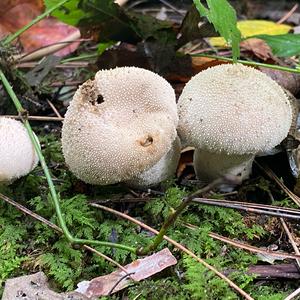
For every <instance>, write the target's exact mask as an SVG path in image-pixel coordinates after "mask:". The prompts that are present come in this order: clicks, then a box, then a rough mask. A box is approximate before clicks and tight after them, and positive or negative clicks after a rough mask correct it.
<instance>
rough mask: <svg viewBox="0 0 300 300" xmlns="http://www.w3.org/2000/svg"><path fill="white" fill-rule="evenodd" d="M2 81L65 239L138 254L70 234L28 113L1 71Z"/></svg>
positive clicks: (111, 244)
mask: <svg viewBox="0 0 300 300" xmlns="http://www.w3.org/2000/svg"><path fill="white" fill-rule="evenodd" d="M0 79H1V81H2V83H3V85H4V87H5V89H6V91H7V93H8V95H9V96H10V98H11V100H12V101H13V103H14V105H15V107H16V109H17V111H18V113H19V114H20V116H21V117H22V122H23V124H24V126H25V128H26V129H27V132H28V135H29V137H30V140H31V142H32V144H33V146H34V149H35V151H36V153H37V156H38V158H39V161H40V163H41V166H42V169H43V171H44V174H45V176H46V179H47V183H48V186H49V190H50V194H51V197H52V200H53V203H54V207H55V210H56V214H57V218H58V223H59V225H60V227H61V229H62V230H63V232H64V235H65V237H66V238H67V239H68V240H69V241H70V242H71V243H75V244H89V245H99V246H106V247H112V248H119V249H123V250H126V251H130V252H133V253H136V249H135V248H133V247H130V246H126V245H122V244H115V243H111V242H104V241H96V240H88V239H79V238H75V237H73V235H72V234H71V233H70V231H69V229H68V227H67V225H66V222H65V220H64V217H63V214H62V211H61V207H60V203H59V198H58V195H57V193H56V190H55V186H54V183H53V181H52V178H51V174H50V171H49V169H48V166H47V164H46V161H45V158H44V156H43V153H42V151H41V148H40V145H39V142H38V140H37V138H36V136H35V135H34V133H33V130H32V128H31V126H30V123H29V122H28V119H27V118H26V116H27V114H28V113H27V111H26V110H24V108H23V107H22V105H21V103H20V101H19V99H18V97H17V96H16V94H15V92H14V90H13V89H12V87H11V85H10V83H9V82H8V80H7V78H6V76H5V75H4V73H3V72H2V70H0Z"/></svg>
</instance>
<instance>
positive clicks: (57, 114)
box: [47, 100, 63, 119]
mask: <svg viewBox="0 0 300 300" xmlns="http://www.w3.org/2000/svg"><path fill="white" fill-rule="evenodd" d="M47 102H48V104H49V106H50V107H51V108H52V110H53V111H54V113H55V114H56V116H57V117H58V118H60V119H63V117H62V116H61V114H60V113H59V111H58V110H57V109H56V107H55V106H54V104H53V103H52V102H51V101H50V100H47Z"/></svg>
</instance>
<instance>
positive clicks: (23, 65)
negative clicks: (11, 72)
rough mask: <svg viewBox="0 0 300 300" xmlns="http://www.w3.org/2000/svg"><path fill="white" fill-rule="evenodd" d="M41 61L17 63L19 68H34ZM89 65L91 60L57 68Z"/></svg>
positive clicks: (61, 65)
mask: <svg viewBox="0 0 300 300" xmlns="http://www.w3.org/2000/svg"><path fill="white" fill-rule="evenodd" d="M38 64H39V62H24V63H19V64H16V67H17V68H34V67H35V66H37V65H38ZM88 65H89V62H84V61H82V62H69V63H64V64H59V65H56V66H55V68H57V69H67V68H85V67H87V66H88Z"/></svg>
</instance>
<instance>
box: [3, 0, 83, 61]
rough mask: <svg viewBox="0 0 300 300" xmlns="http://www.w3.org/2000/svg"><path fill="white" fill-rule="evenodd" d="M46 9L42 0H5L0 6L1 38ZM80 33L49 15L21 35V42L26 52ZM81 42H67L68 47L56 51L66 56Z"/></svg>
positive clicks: (57, 53)
mask: <svg viewBox="0 0 300 300" xmlns="http://www.w3.org/2000/svg"><path fill="white" fill-rule="evenodd" d="M43 10H44V6H43V1H41V0H13V1H10V0H5V1H4V2H2V3H1V7H0V38H3V37H4V36H6V35H8V34H10V33H13V32H16V31H17V30H18V29H20V28H22V27H23V26H25V25H26V24H28V23H29V22H30V21H32V20H33V19H34V18H36V17H37V16H38V15H40V14H41V13H42V12H43ZM76 33H78V34H77V35H78V36H79V30H78V29H77V28H75V27H73V26H69V25H67V24H64V23H62V22H60V21H58V20H56V19H55V18H52V17H48V18H45V19H43V20H42V21H40V22H39V23H37V24H35V25H34V26H32V27H31V28H30V29H28V30H27V31H25V32H24V33H23V34H22V35H21V36H20V42H21V44H22V46H23V49H24V51H25V52H32V51H34V50H36V49H39V48H42V47H45V46H48V45H51V44H55V43H59V42H61V41H66V40H68V37H71V36H72V35H74V34H76ZM78 45H79V43H78V42H76V43H72V44H69V43H66V47H65V48H63V49H62V50H60V51H58V52H56V55H59V56H64V55H67V54H69V53H71V52H73V51H74V50H75V49H76V48H77V47H78Z"/></svg>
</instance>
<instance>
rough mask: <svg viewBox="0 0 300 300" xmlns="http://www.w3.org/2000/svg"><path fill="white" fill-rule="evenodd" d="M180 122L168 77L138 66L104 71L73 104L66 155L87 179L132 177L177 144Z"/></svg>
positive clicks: (103, 181) (64, 131)
mask: <svg viewBox="0 0 300 300" xmlns="http://www.w3.org/2000/svg"><path fill="white" fill-rule="evenodd" d="M177 123H178V116H177V109H176V101H175V93H174V90H173V89H172V87H171V85H170V84H169V83H168V82H167V81H166V80H164V79H163V78H162V77H160V76H158V75H156V74H155V73H153V72H151V71H148V70H145V69H141V68H135V67H124V68H116V69H111V70H101V71H99V72H98V73H97V74H96V76H95V80H94V81H91V80H90V81H87V82H86V83H84V84H83V85H82V86H81V87H80V88H79V89H78V90H77V91H76V93H75V95H74V97H73V100H72V101H71V103H70V106H69V107H68V111H67V113H66V115H65V120H64V124H63V128H62V148H63V154H64V157H65V160H66V163H67V165H68V166H69V168H70V170H71V171H72V172H73V173H74V174H75V176H76V177H78V178H80V179H81V180H83V181H85V182H87V183H90V184H100V185H105V184H113V183H117V182H121V181H126V180H129V179H130V178H132V177H133V176H135V175H137V174H139V173H140V172H143V171H144V170H146V169H149V168H150V167H151V166H152V165H154V164H155V163H157V162H158V161H159V160H160V159H161V157H162V156H163V155H164V154H165V153H166V152H168V151H169V150H170V149H171V145H172V142H173V141H174V140H175V138H176V135H177V133H176V126H177Z"/></svg>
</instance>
